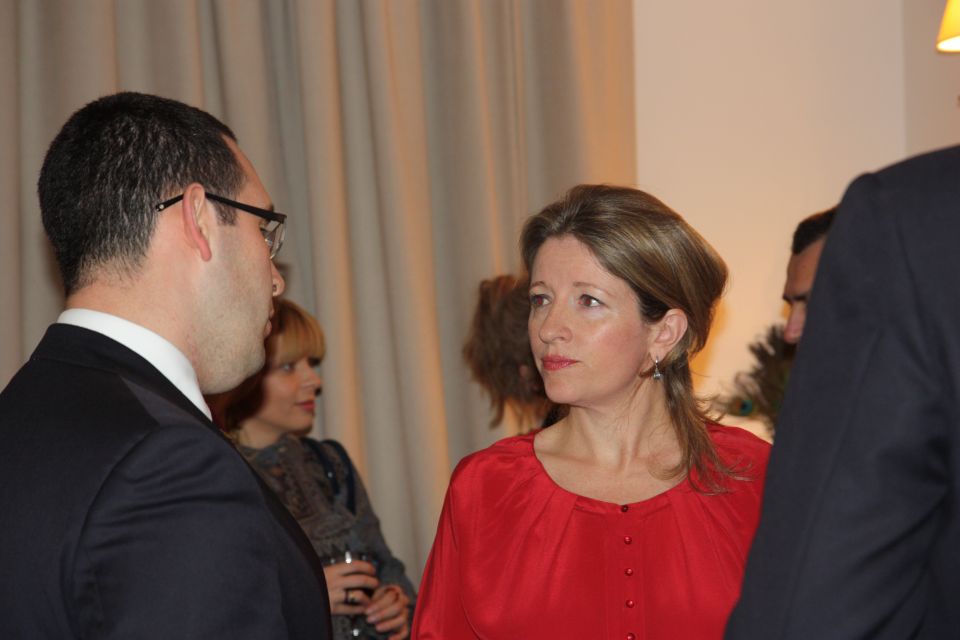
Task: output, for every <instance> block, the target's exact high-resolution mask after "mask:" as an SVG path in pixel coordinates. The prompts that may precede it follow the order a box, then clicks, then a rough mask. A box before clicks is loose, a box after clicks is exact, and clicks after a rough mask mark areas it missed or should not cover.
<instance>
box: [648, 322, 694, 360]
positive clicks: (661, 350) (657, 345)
mask: <svg viewBox="0 0 960 640" xmlns="http://www.w3.org/2000/svg"><path fill="white" fill-rule="evenodd" d="M651 334H652V338H653V341H652V343H651V345H650V354H651V355H652V356H653V357H656V358H657V359H659V360H660V361H661V362H662V361H663V359H664V358H665V357H666V355H667V354H668V353H670V351H671V350H673V348H674V347H675V346H677V344H678V343H679V342H680V340H682V339H683V336H685V335H686V334H687V314H685V313H684V312H683V311H681V310H680V309H670V310H669V311H667V312H666V313H665V314H663V317H662V318H660V320H658V321H657V322H656V324H654V325H653V326H652V327H651Z"/></svg>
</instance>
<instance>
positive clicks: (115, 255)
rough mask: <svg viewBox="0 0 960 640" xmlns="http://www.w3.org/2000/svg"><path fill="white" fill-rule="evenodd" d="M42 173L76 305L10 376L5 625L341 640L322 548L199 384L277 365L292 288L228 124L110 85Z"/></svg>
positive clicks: (2, 490)
mask: <svg viewBox="0 0 960 640" xmlns="http://www.w3.org/2000/svg"><path fill="white" fill-rule="evenodd" d="M38 188H39V196H40V209H41V214H42V218H43V224H44V228H45V230H46V233H47V236H48V237H49V239H50V242H51V244H52V246H53V250H54V253H55V255H56V258H57V262H58V265H59V267H60V273H61V276H62V279H63V285H64V288H65V293H66V310H65V311H64V312H63V313H62V314H61V315H60V318H59V319H58V321H57V323H55V324H54V325H52V326H51V327H50V328H49V329H48V331H47V334H46V335H45V336H44V338H43V340H42V341H41V343H40V345H39V346H38V347H37V349H36V351H35V352H34V353H33V355H32V356H31V358H30V361H29V362H28V363H27V364H26V365H24V367H23V368H22V369H21V370H20V372H19V373H17V375H16V376H15V377H14V378H13V380H12V381H11V382H10V384H9V385H8V386H7V388H6V389H5V390H4V391H3V392H2V394H0V438H2V440H3V442H4V443H5V445H6V446H5V447H3V448H2V450H0V513H2V514H3V525H2V526H0V576H3V578H2V579H0V637H3V638H31V639H33V638H38V639H39V638H134V637H135V638H158V639H159V638H164V639H167V638H231V639H236V638H250V639H257V640H260V639H264V638H304V639H306V638H310V639H315V638H329V637H330V618H329V604H328V602H327V590H326V586H325V584H324V581H323V569H322V566H321V564H320V562H319V560H318V558H317V557H316V555H315V554H314V553H313V550H312V549H311V547H310V543H309V542H308V541H307V539H306V538H305V537H304V535H303V533H302V532H301V530H300V529H299V527H298V525H297V523H296V521H295V520H293V519H292V517H290V515H289V514H288V513H287V512H286V510H285V509H284V508H283V507H282V506H281V505H280V503H279V502H277V501H276V499H275V498H274V495H273V492H272V491H270V489H269V488H267V487H265V486H264V485H262V484H260V483H259V480H258V478H257V475H256V474H255V473H254V472H253V471H252V470H251V469H250V468H249V467H248V466H247V465H246V463H245V462H244V461H243V459H242V457H241V456H240V455H239V454H238V453H237V452H236V451H235V450H234V449H233V448H232V446H231V445H230V443H229V442H228V441H227V440H225V439H224V438H223V437H222V436H221V435H220V433H219V432H218V431H217V429H216V427H215V426H214V425H213V423H212V422H211V420H210V411H209V409H208V408H207V406H206V404H205V403H204V401H203V396H202V394H204V393H217V392H221V391H225V390H228V389H230V388H232V387H234V386H236V385H237V384H238V383H240V382H241V381H242V380H244V379H245V378H246V377H247V376H249V375H250V374H252V373H254V372H255V371H257V370H259V369H260V367H261V366H262V365H263V361H264V348H263V339H264V337H265V336H266V335H267V334H268V333H269V331H270V317H271V315H272V308H273V307H272V296H276V295H279V294H280V293H281V292H282V291H283V286H284V282H283V278H282V277H281V276H280V274H279V273H278V272H277V270H276V268H275V267H274V264H273V261H272V258H273V257H274V256H276V253H277V251H279V249H280V245H281V243H282V242H283V231H284V221H285V216H283V215H282V214H279V213H275V212H274V211H273V210H272V207H271V205H270V198H269V196H268V195H267V192H266V190H265V189H264V187H263V184H262V183H261V182H260V179H259V177H258V176H257V173H256V171H255V170H254V168H253V166H252V165H251V164H250V161H249V160H248V159H247V157H246V156H245V155H244V154H243V152H241V151H240V149H239V147H237V144H236V141H235V137H234V135H233V133H232V132H231V131H230V129H229V128H227V127H226V126H225V125H224V124H223V123H221V122H220V121H218V120H217V119H216V118H214V117H213V116H211V115H209V114H207V113H205V112H203V111H200V110H199V109H195V108H193V107H189V106H187V105H185V104H182V103H179V102H175V101H172V100H167V99H164V98H159V97H156V96H149V95H143V94H136V93H121V94H117V95H113V96H108V97H105V98H101V99H99V100H97V101H95V102H92V103H90V104H88V105H87V106H85V107H84V108H82V109H80V110H79V111H77V112H76V113H75V114H73V116H71V117H70V119H69V120H68V121H67V123H66V124H65V125H64V127H63V129H62V130H61V131H60V133H59V134H58V135H57V137H56V138H55V139H54V141H53V143H52V144H51V146H50V148H49V150H48V152H47V155H46V158H45V160H44V163H43V167H42V169H41V172H40V180H39V184H38Z"/></svg>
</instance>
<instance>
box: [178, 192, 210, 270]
mask: <svg viewBox="0 0 960 640" xmlns="http://www.w3.org/2000/svg"><path fill="white" fill-rule="evenodd" d="M181 216H182V221H183V231H184V235H185V237H186V239H187V243H188V244H189V245H190V246H191V247H192V248H193V249H194V250H196V251H197V252H199V254H200V258H201V259H202V260H203V261H204V262H207V261H209V260H210V258H211V257H212V256H213V251H212V249H211V247H210V228H211V225H214V224H216V222H217V212H216V210H215V209H214V208H213V203H212V202H210V201H209V200H207V193H206V191H204V189H203V185H201V184H199V183H196V182H194V183H193V184H191V185H190V186H188V187H187V188H186V189H184V190H183V205H182V207H181Z"/></svg>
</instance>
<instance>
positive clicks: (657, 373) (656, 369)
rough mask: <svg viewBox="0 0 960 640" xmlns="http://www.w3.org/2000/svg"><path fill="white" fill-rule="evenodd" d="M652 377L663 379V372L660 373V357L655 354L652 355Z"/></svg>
mask: <svg viewBox="0 0 960 640" xmlns="http://www.w3.org/2000/svg"><path fill="white" fill-rule="evenodd" d="M653 379H654V380H662V379H663V374H662V373H660V358H658V357H656V356H654V357H653Z"/></svg>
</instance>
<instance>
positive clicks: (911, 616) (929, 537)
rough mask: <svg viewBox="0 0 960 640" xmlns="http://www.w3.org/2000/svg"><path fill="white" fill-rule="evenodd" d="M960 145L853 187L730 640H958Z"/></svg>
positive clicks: (824, 271)
mask: <svg viewBox="0 0 960 640" xmlns="http://www.w3.org/2000/svg"><path fill="white" fill-rule="evenodd" d="M958 238H960V147H953V148H949V149H945V150H941V151H937V152H933V153H930V154H926V155H922V156H918V157H915V158H912V159H910V160H907V161H904V162H902V163H900V164H896V165H894V166H892V167H889V168H887V169H885V170H883V171H880V172H878V173H875V174H872V175H866V176H863V177H861V178H859V179H857V180H856V181H854V182H853V184H852V185H851V186H850V188H849V189H848V191H847V193H846V195H845V196H844V199H843V202H842V203H841V205H840V209H839V212H838V213H837V216H836V219H835V221H834V223H833V226H832V227H831V230H830V234H829V236H828V238H827V242H826V246H825V248H824V252H823V256H822V259H821V262H820V268H819V272H818V275H817V284H816V288H815V290H814V293H813V296H812V297H811V305H810V314H809V317H808V320H807V325H806V330H805V331H804V334H803V348H802V349H800V350H799V352H798V360H797V363H796V366H795V367H794V369H793V373H792V378H791V382H790V386H789V388H788V390H787V394H786V399H785V402H784V407H783V412H782V413H781V416H780V423H779V424H778V426H777V443H776V446H775V447H774V448H773V453H772V457H771V460H770V467H769V472H768V475H767V486H766V493H765V496H764V502H763V512H762V517H761V521H760V527H759V529H758V531H757V534H756V538H755V540H754V543H753V546H752V549H751V552H750V556H749V559H748V563H747V570H746V577H745V581H744V585H743V590H742V595H741V598H740V601H739V604H738V605H737V606H736V609H735V610H734V613H733V615H732V617H731V619H730V622H729V625H728V627H727V630H726V638H727V639H728V640H747V639H750V640H753V639H755V638H764V639H770V640H778V639H782V640H786V639H791V640H792V639H798V640H799V639H803V640H809V639H811V638H816V639H817V640H831V639H834V638H836V639H841V638H842V639H843V640H853V639H857V638H872V639H880V640H883V639H888V638H889V639H894V638H895V639H897V640H902V639H903V638H920V639H927V638H958V637H960V595H958V594H960V552H958V541H960V469H958V464H960V329H958V327H960V287H958V286H956V284H955V281H956V278H957V274H960V251H958V250H957V239H958Z"/></svg>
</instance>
